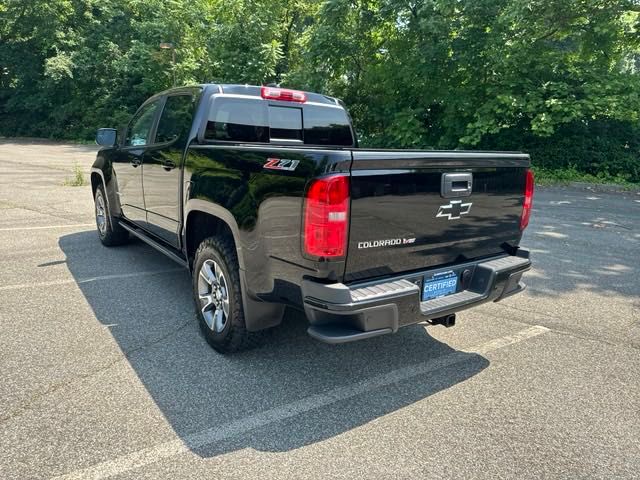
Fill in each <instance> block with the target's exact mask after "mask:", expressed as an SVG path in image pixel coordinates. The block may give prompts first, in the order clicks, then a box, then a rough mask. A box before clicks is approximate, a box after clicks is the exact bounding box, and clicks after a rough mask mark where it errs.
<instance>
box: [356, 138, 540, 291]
mask: <svg viewBox="0 0 640 480" xmlns="http://www.w3.org/2000/svg"><path fill="white" fill-rule="evenodd" d="M529 164H530V161H529V157H528V155H525V154H519V153H494V152H486V153H485V152H456V151H452V152H435V151H434V152H429V151H406V150H405V151H394V150H354V151H353V163H352V168H351V214H350V218H351V220H350V221H351V223H350V230H349V247H348V254H347V262H346V268H345V282H354V281H359V280H365V279H370V278H376V277H381V276H385V275H392V274H396V273H401V272H407V271H414V270H420V269H424V268H430V267H435V266H445V265H448V264H453V263H457V262H462V261H466V260H471V259H475V258H480V257H485V256H489V255H495V254H501V253H512V252H513V249H514V247H517V246H518V244H519V242H520V238H521V236H522V232H521V231H520V216H521V213H522V205H523V201H524V190H525V182H526V171H527V169H528V167H529ZM445 174H447V177H446V179H448V180H449V187H450V185H451V180H453V181H456V180H458V179H468V178H470V179H471V180H472V183H471V184H470V185H469V186H470V187H471V188H470V189H471V193H470V194H469V193H468V192H464V191H462V190H464V185H465V184H464V182H456V183H455V184H454V187H462V189H460V188H456V189H454V190H457V191H452V190H451V189H450V188H449V187H446V188H445V187H443V175H445ZM455 174H462V175H455ZM469 174H471V175H469ZM443 188H444V190H443ZM458 195H464V196H458Z"/></svg>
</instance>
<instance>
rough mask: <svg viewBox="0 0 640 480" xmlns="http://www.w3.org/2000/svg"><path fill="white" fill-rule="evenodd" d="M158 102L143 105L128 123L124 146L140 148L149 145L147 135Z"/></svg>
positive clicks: (149, 131)
mask: <svg viewBox="0 0 640 480" xmlns="http://www.w3.org/2000/svg"><path fill="white" fill-rule="evenodd" d="M159 103H160V101H159V100H158V101H156V102H153V103H150V104H148V105H145V106H144V107H143V108H142V110H140V111H139V112H138V113H137V114H136V115H135V116H134V117H133V118H132V119H131V123H129V130H128V131H127V137H126V138H125V141H124V144H125V146H131V147H141V146H144V145H147V144H149V143H150V141H149V140H150V139H149V134H150V133H151V126H152V125H153V118H154V117H155V114H156V110H157V109H158V105H159Z"/></svg>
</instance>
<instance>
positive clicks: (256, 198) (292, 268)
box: [184, 145, 351, 304]
mask: <svg viewBox="0 0 640 480" xmlns="http://www.w3.org/2000/svg"><path fill="white" fill-rule="evenodd" d="M270 158H279V159H291V160H298V161H299V164H298V165H297V167H296V169H295V170H294V171H286V170H269V169H265V168H264V165H265V164H266V163H267V161H268V159H270ZM350 164H351V152H350V151H349V150H339V149H335V150H332V149H327V150H323V149H318V148H288V147H274V146H241V145H192V146H191V147H190V148H189V150H188V151H187V155H186V157H185V163H184V180H185V184H186V185H187V188H186V189H185V203H186V204H187V205H189V202H190V201H191V200H200V201H205V202H209V203H212V204H215V205H219V206H220V207H222V208H223V209H224V210H225V211H228V212H229V213H230V214H231V215H232V217H233V219H234V221H235V223H236V224H237V238H236V239H235V240H236V242H237V245H236V247H237V250H238V254H239V256H241V263H242V265H243V267H244V269H245V270H246V272H247V275H246V279H247V287H248V289H249V290H250V291H249V293H250V294H251V295H252V296H255V297H258V298H261V299H263V300H266V301H274V302H276V301H277V302H288V303H293V304H299V303H300V302H301V300H300V293H299V285H300V282H301V280H302V278H303V277H304V276H305V275H308V276H311V277H314V278H324V279H331V280H332V281H339V280H341V278H342V275H343V273H344V262H342V261H339V262H315V261H312V260H308V259H305V258H304V257H303V256H302V246H301V229H302V225H301V222H302V208H303V200H304V193H305V190H306V187H307V184H308V182H309V181H310V180H311V179H312V178H314V177H317V176H321V175H324V174H328V173H337V172H344V173H348V172H349V167H350Z"/></svg>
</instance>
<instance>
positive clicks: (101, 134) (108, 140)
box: [96, 128, 118, 147]
mask: <svg viewBox="0 0 640 480" xmlns="http://www.w3.org/2000/svg"><path fill="white" fill-rule="evenodd" d="M117 138H118V131H117V130H116V129H115V128H99V129H98V133H97V134H96V143H97V144H98V145H102V146H103V147H115V146H116V140H117Z"/></svg>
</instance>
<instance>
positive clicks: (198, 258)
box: [192, 237, 265, 353]
mask: <svg viewBox="0 0 640 480" xmlns="http://www.w3.org/2000/svg"><path fill="white" fill-rule="evenodd" d="M205 262H206V263H207V265H209V266H210V268H211V265H213V264H214V262H215V267H216V268H219V269H221V270H222V275H223V277H222V280H223V281H219V282H218V285H219V286H220V292H226V300H227V302H228V308H227V310H228V315H225V321H224V323H223V325H222V326H221V327H220V324H218V327H220V328H219V329H216V326H214V324H215V323H216V322H215V319H214V318H211V317H210V318H209V322H210V324H209V323H207V320H205V314H204V313H203V303H206V302H207V300H205V299H203V300H201V298H200V294H201V293H203V294H205V295H208V294H209V292H208V291H207V288H208V285H212V284H211V283H209V282H207V281H206V280H205V277H206V274H205V273H204V272H203V276H202V278H201V270H202V269H203V265H204V264H205ZM192 287H193V299H194V302H195V306H196V312H197V316H198V323H199V324H200V329H201V330H202V333H203V335H204V337H205V339H206V340H207V343H209V345H211V347H213V348H214V349H215V350H216V351H218V352H220V353H234V352H239V351H242V350H248V349H250V348H254V347H256V346H258V345H260V344H261V343H262V342H263V340H264V337H265V333H264V332H263V331H258V332H250V331H248V330H247V328H246V323H245V317H244V309H243V306H242V290H241V287H240V269H239V266H238V256H237V254H236V249H235V247H234V245H233V242H232V241H231V240H230V239H229V238H226V237H209V238H207V239H205V240H203V241H202V243H201V244H200V246H199V247H198V250H197V251H196V253H195V258H194V260H193V278H192ZM215 288H216V287H214V286H211V287H210V289H209V290H215ZM210 295H211V297H208V300H209V301H211V299H213V297H214V296H215V295H214V293H211V294H210ZM224 299H225V295H224V293H221V298H220V299H219V301H220V306H219V307H217V306H212V307H211V308H210V309H209V310H208V313H211V311H213V312H215V313H214V314H213V317H215V316H216V314H217V313H218V310H219V309H220V310H223V307H222V302H223V301H224ZM222 313H223V315H224V311H223V312H222Z"/></svg>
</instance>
